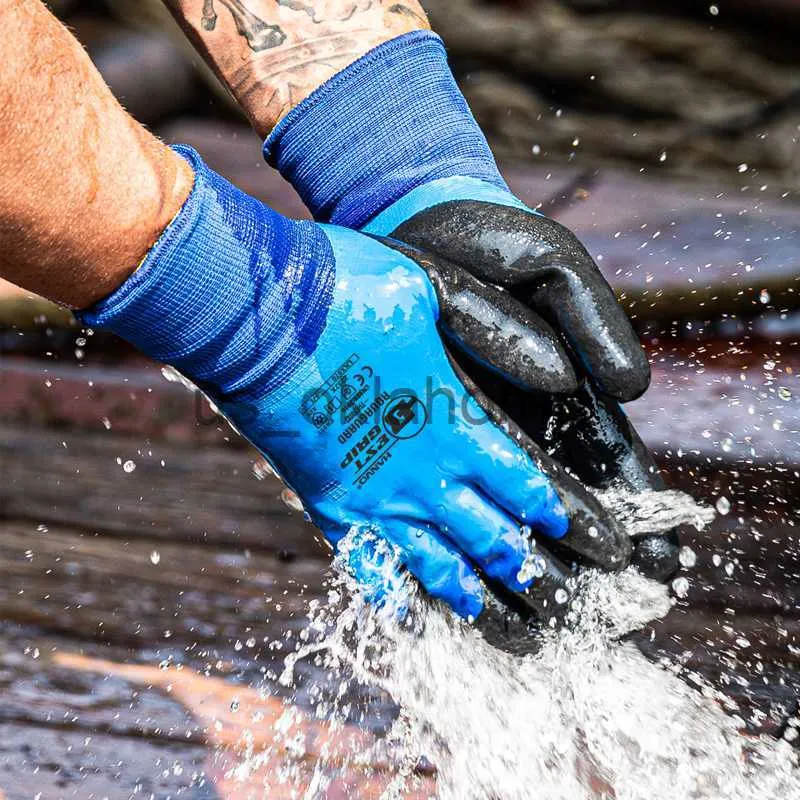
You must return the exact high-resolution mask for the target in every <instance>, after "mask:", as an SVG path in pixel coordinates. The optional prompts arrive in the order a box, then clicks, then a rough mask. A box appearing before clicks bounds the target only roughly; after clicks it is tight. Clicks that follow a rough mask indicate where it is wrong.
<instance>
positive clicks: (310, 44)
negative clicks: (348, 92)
mask: <svg viewBox="0 0 800 800" xmlns="http://www.w3.org/2000/svg"><path fill="white" fill-rule="evenodd" d="M164 2H165V4H166V5H167V6H168V7H169V9H170V11H171V12H172V14H173V16H175V18H176V19H177V20H178V22H180V23H181V25H182V26H183V28H184V30H185V31H186V32H187V34H188V35H189V37H190V38H191V39H192V41H193V42H194V44H195V46H196V47H197V48H198V50H199V51H200V52H201V54H202V55H203V57H204V58H205V59H206V61H207V62H208V63H209V64H210V65H211V66H212V67H213V69H214V70H215V72H216V73H217V75H218V76H219V77H220V78H221V79H222V81H223V82H224V83H225V84H226V86H227V87H228V88H229V89H230V91H231V92H232V94H233V95H234V97H235V98H236V99H237V100H238V101H239V103H240V104H241V105H242V107H243V108H244V110H245V112H246V113H247V114H248V116H249V117H250V120H251V122H252V123H253V125H254V126H255V128H256V129H257V130H258V131H259V133H261V134H262V135H266V134H267V133H269V131H270V130H272V128H273V127H274V126H275V125H276V124H277V123H278V122H279V121H280V119H281V118H282V117H283V116H285V115H286V114H287V113H288V112H289V111H290V110H291V109H292V108H293V107H294V106H296V105H298V104H299V103H300V102H302V101H303V100H304V99H305V98H306V97H307V96H308V95H309V94H311V93H312V92H313V91H314V90H315V89H316V88H318V87H319V86H321V85H322V84H323V83H324V82H325V81H327V80H328V78H330V77H332V76H333V75H335V74H336V73H337V72H339V71H341V70H342V69H344V68H345V67H347V66H348V65H349V64H351V63H352V62H353V61H356V60H357V59H359V58H360V57H361V56H362V55H364V54H365V53H367V52H368V51H369V50H371V49H372V48H374V47H377V46H378V45H379V44H381V43H383V42H385V41H388V40H389V39H393V38H395V37H396V36H400V35H401V34H403V33H408V32H409V31H413V30H420V29H424V28H427V27H428V20H427V17H426V16H425V12H424V11H423V10H422V7H421V6H420V5H419V2H418V0H406V1H405V2H404V3H397V2H392V0H164Z"/></svg>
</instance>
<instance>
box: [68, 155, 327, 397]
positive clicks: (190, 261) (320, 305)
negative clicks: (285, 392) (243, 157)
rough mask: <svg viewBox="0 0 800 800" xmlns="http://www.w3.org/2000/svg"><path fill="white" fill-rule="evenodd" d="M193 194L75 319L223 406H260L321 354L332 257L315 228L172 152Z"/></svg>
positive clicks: (196, 160) (196, 157) (191, 158)
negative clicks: (128, 271)
mask: <svg viewBox="0 0 800 800" xmlns="http://www.w3.org/2000/svg"><path fill="white" fill-rule="evenodd" d="M174 149H175V150H176V152H178V153H179V154H180V155H181V156H182V157H183V158H185V159H186V160H187V161H188V162H189V164H190V165H191V166H192V167H193V169H194V172H195V183H194V187H193V189H192V192H191V194H190V196H189V198H188V200H187V201H186V203H185V204H184V206H183V208H182V209H181V211H180V213H179V214H178V216H177V217H176V218H175V220H173V222H172V223H171V224H170V225H169V227H168V228H167V229H166V230H165V231H164V233H163V235H162V236H161V238H160V240H159V241H158V242H157V244H156V245H155V247H154V248H153V249H152V251H151V252H150V253H149V255H148V256H147V258H146V259H145V261H144V263H143V264H142V266H141V267H140V268H139V270H137V271H136V272H135V273H134V274H133V275H132V276H131V277H130V278H129V279H128V280H127V281H126V282H125V283H124V284H122V286H120V287H119V289H117V290H116V291H115V292H113V293H112V294H111V295H110V296H109V297H107V298H106V299H104V300H102V301H100V302H99V303H97V304H96V305H95V306H93V307H92V308H90V309H87V310H86V311H83V312H81V313H79V314H78V317H79V319H80V320H81V321H82V322H83V324H85V325H87V326H90V327H92V328H104V329H106V330H109V331H112V332H114V333H116V334H117V335H119V336H121V337H122V338H123V339H127V340H128V341H129V342H131V343H132V344H134V345H136V346H137V347H138V348H139V349H140V350H141V351H142V352H144V353H146V354H147V355H149V356H151V357H152V358H154V359H156V360H158V361H162V362H164V363H167V364H171V365H172V366H174V367H176V368H177V369H178V370H180V371H181V372H182V373H183V374H184V375H186V376H187V377H188V378H190V379H191V380H192V381H193V382H194V383H196V384H197V385H198V386H199V387H200V388H202V389H203V390H204V391H206V392H207V393H208V394H210V395H212V396H213V397H214V398H215V399H217V400H222V401H224V400H227V399H234V398H235V399H236V400H241V399H249V398H263V397H264V396H265V395H266V394H268V393H270V392H272V391H274V390H275V389H277V388H279V387H281V386H283V385H285V384H286V383H287V382H289V381H290V380H291V379H292V376H293V375H294V373H295V371H296V370H297V369H298V368H299V367H300V365H301V364H302V363H303V362H304V361H305V360H306V359H307V358H308V357H309V356H310V355H311V353H313V352H314V349H315V347H316V344H317V341H318V339H319V337H320V335H321V334H322V332H323V330H324V328H325V324H326V320H327V315H328V309H329V306H330V303H331V299H332V297H333V290H334V282H335V267H334V256H333V250H332V248H331V245H330V242H329V240H328V238H327V237H326V236H325V235H324V234H323V233H322V232H321V230H320V229H319V228H317V226H315V225H314V224H313V223H309V222H295V221H292V220H289V219H287V218H286V217H282V216H281V215H280V214H277V213H275V212H274V211H272V210H270V209H269V208H267V207H266V206H265V205H264V204H263V203H261V202H259V201H258V200H256V199H254V198H252V197H250V196H248V195H246V194H245V193H244V192H241V191H240V190H239V189H237V188H236V187H235V186H233V185H232V184H230V183H229V182H228V181H226V180H225V179H224V178H222V177H221V176H219V175H217V174H216V173H215V172H213V171H212V170H210V169H209V168H208V167H207V166H206V165H205V164H204V163H203V161H202V160H201V159H200V156H199V155H198V154H197V153H196V152H195V151H194V150H192V149H191V148H188V147H176V148H174Z"/></svg>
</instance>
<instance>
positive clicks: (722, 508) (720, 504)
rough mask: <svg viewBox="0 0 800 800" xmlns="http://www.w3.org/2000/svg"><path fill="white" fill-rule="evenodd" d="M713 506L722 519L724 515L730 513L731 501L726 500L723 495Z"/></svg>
mask: <svg viewBox="0 0 800 800" xmlns="http://www.w3.org/2000/svg"><path fill="white" fill-rule="evenodd" d="M715 506H716V509H717V511H718V512H719V513H720V514H722V516H723V517H724V516H725V515H726V514H728V513H730V510H731V501H730V500H728V498H727V497H725V496H724V495H723V496H722V497H720V498H719V499H718V500H717V502H716V503H715Z"/></svg>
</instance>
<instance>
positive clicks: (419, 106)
mask: <svg viewBox="0 0 800 800" xmlns="http://www.w3.org/2000/svg"><path fill="white" fill-rule="evenodd" d="M264 156H265V158H266V159H267V160H268V161H269V162H270V163H271V164H272V165H273V166H275V167H277V168H278V169H279V170H280V172H281V174H282V175H283V176H284V177H285V178H286V179H287V180H288V181H289V182H290V183H291V184H292V185H293V186H294V187H295V189H296V190H297V191H298V193H299V194H300V196H301V197H302V198H303V201H304V202H305V203H306V205H307V206H308V207H309V209H310V210H311V211H312V213H313V214H314V218H315V219H317V220H320V221H322V222H328V221H330V222H333V223H335V224H337V225H343V226H345V227H348V228H361V227H362V226H363V225H364V224H365V223H366V222H368V221H369V220H370V219H372V217H374V216H375V215H376V214H378V213H379V212H381V211H382V210H383V209H385V208H386V207H387V206H389V205H391V204H392V203H393V202H395V201H396V200H398V199H400V198H401V197H403V196H404V195H405V194H407V193H408V192H410V191H411V190H412V189H414V188H416V187H418V186H421V185H423V184H425V183H428V182H430V181H434V180H438V179H440V178H451V177H455V176H464V177H472V178H476V179H479V180H482V181H486V182H488V183H490V184H493V185H495V186H497V187H498V188H501V189H507V188H508V187H507V186H506V184H505V182H504V181H503V178H502V177H501V176H500V173H499V172H498V170H497V165H496V164H495V161H494V157H493V156H492V152H491V150H490V149H489V145H488V144H487V143H486V139H485V137H484V135H483V133H482V132H481V130H480V128H479V127H478V124H477V123H476V122H475V119H474V117H473V116H472V113H471V112H470V110H469V106H468V105H467V101H466V100H465V99H464V96H463V95H462V94H461V91H460V90H459V88H458V86H457V85H456V82H455V79H454V78H453V74H452V72H451V71H450V67H449V66H448V64H447V54H446V52H445V49H444V45H443V44H442V41H441V39H440V38H439V37H438V36H436V35H435V34H433V33H430V32H428V31H417V32H414V33H409V34H406V35H404V36H401V37H399V38H397V39H393V40H391V41H389V42H386V43H385V44H382V45H380V46H379V47H377V48H375V49H374V50H372V51H371V52H370V53H368V54H367V55H365V56H364V57H363V58H361V59H360V60H359V61H356V62H355V63H353V64H351V65H350V66H349V67H347V68H346V69H344V70H343V71H342V72H340V73H338V74H337V75H335V76H334V77H333V78H331V79H330V80H329V81H328V82H327V83H325V84H324V85H323V86H322V87H320V88H319V89H318V90H317V91H316V92H314V93H313V94H312V95H310V96H309V97H308V98H307V99H306V100H305V101H303V102H302V103H301V104H300V105H299V106H297V107H296V108H295V109H294V110H292V111H291V112H290V113H289V114H288V115H287V116H286V117H285V118H284V119H283V120H282V121H281V122H280V123H279V124H278V126H277V127H276V128H275V130H274V131H273V132H272V134H271V135H270V137H269V138H268V139H267V141H266V142H265V143H264Z"/></svg>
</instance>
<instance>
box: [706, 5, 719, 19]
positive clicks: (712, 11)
mask: <svg viewBox="0 0 800 800" xmlns="http://www.w3.org/2000/svg"><path fill="white" fill-rule="evenodd" d="M708 13H709V14H711V16H712V17H716V16H719V6H718V5H716V4H715V5H710V6H709V7H708Z"/></svg>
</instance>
